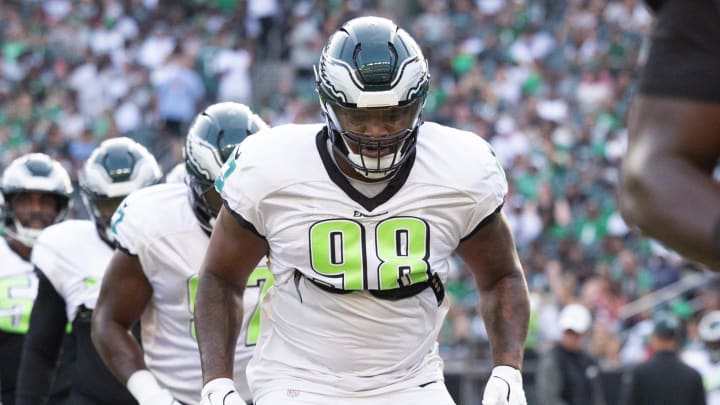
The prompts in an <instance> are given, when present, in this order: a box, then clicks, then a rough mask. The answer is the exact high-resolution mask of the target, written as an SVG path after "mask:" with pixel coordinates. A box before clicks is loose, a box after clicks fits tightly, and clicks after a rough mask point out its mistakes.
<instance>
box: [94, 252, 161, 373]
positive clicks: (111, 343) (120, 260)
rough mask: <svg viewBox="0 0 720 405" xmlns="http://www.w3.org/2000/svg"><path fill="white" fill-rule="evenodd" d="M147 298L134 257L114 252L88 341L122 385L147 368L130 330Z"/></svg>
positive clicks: (146, 283) (149, 295) (149, 289)
mask: <svg viewBox="0 0 720 405" xmlns="http://www.w3.org/2000/svg"><path fill="white" fill-rule="evenodd" d="M151 298H152V286H151V285H150V282H149V281H148V279H147V277H145V273H143V269H142V266H141V264H140V260H139V259H138V257H137V256H133V255H130V254H128V253H125V252H123V251H122V250H116V251H115V254H114V255H113V257H112V260H111V261H110V264H109V265H108V269H107V270H106V272H105V275H104V276H103V281H102V287H101V289H100V295H99V297H98V301H97V305H96V307H95V311H94V312H93V320H92V340H93V343H94V344H95V348H96V349H97V351H98V354H100V357H101V358H102V359H103V361H104V362H105V364H106V365H107V367H108V369H109V370H110V371H111V372H112V373H113V374H114V375H115V377H116V378H117V379H118V380H119V381H120V382H122V383H123V384H126V383H127V381H128V379H129V378H130V376H131V375H132V374H133V373H134V372H136V371H138V370H143V369H146V368H147V366H146V365H145V361H144V359H143V353H142V348H141V347H140V344H139V343H138V341H137V340H136V339H135V337H134V336H133V335H132V333H131V330H132V328H133V326H134V325H135V324H136V323H137V322H138V321H139V320H140V317H141V316H142V314H143V312H144V311H145V307H146V306H147V304H148V303H149V302H150V299H151Z"/></svg>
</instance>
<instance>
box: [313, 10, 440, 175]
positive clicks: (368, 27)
mask: <svg viewBox="0 0 720 405" xmlns="http://www.w3.org/2000/svg"><path fill="white" fill-rule="evenodd" d="M315 80H316V89H317V92H318V94H319V97H320V105H321V107H322V110H323V114H324V116H325V119H326V122H327V127H328V132H329V136H330V138H331V140H332V143H333V146H334V148H335V149H336V151H337V152H339V154H338V155H339V156H340V157H342V158H343V159H344V160H345V161H346V162H347V163H349V164H350V166H351V167H353V168H354V169H355V170H356V171H357V172H358V173H360V174H362V175H363V176H365V177H366V178H369V179H381V178H385V177H388V176H390V175H392V174H393V173H394V172H395V171H396V170H397V169H398V168H399V167H400V166H402V165H403V164H404V163H405V162H407V161H408V159H409V158H410V157H411V156H412V155H413V152H414V148H415V143H416V139H417V130H418V127H419V126H420V125H421V123H422V119H421V112H422V109H423V107H424V105H425V97H426V95H427V90H428V84H429V81H430V73H429V70H428V63H427V60H426V59H425V57H424V56H423V54H422V50H421V49H420V47H419V46H418V44H417V43H416V42H415V40H414V39H413V38H412V37H411V36H410V35H409V34H408V33H407V32H405V30H403V29H400V28H398V26H397V25H395V23H394V22H392V21H391V20H388V19H385V18H380V17H360V18H355V19H353V20H350V21H348V22H347V23H345V24H344V25H343V26H342V28H340V29H339V30H338V31H337V32H335V33H334V34H333V35H332V36H331V37H330V39H329V40H328V42H327V44H326V45H325V48H324V49H323V51H322V55H321V57H320V63H319V64H318V66H316V68H315ZM372 128H375V136H371V135H370V132H373V131H372V130H371V129H372ZM378 131H379V132H378ZM377 134H382V135H381V136H378V135H377Z"/></svg>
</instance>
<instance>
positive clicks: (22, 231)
mask: <svg viewBox="0 0 720 405" xmlns="http://www.w3.org/2000/svg"><path fill="white" fill-rule="evenodd" d="M0 188H1V189H2V195H3V199H4V200H5V207H4V209H3V217H4V218H3V223H4V238H0V380H2V395H0V398H1V399H2V402H3V404H5V405H13V404H14V403H15V387H16V379H17V372H18V366H19V364H20V355H21V353H22V345H23V342H24V340H25V333H26V332H27V330H28V324H29V319H30V312H31V310H32V306H33V302H34V301H35V298H36V296H37V291H38V279H37V277H36V275H35V273H34V272H33V266H32V264H31V263H30V254H31V252H32V249H33V245H34V244H35V240H36V239H37V237H38V235H39V234H40V232H41V231H42V230H43V229H44V228H46V227H48V226H50V225H52V224H54V223H56V222H59V221H62V220H63V219H64V218H65V217H66V215H67V212H68V207H69V205H70V195H71V194H72V192H73V187H72V184H71V182H70V176H69V175H68V173H67V171H66V170H65V169H64V168H63V167H62V166H61V165H60V163H58V162H57V161H56V160H54V159H52V158H50V156H48V155H45V154H41V153H31V154H27V155H24V156H22V157H20V158H18V159H15V160H14V161H12V162H11V163H10V164H9V165H8V167H7V168H5V171H4V172H3V175H2V181H1V182H0ZM69 349H71V348H70V347H68V346H67V345H66V350H65V353H66V355H65V356H63V361H62V362H61V363H62V365H61V369H60V372H59V373H58V374H59V375H58V378H57V379H56V380H55V384H54V386H53V395H52V397H53V400H54V401H55V403H59V402H60V401H62V400H63V399H64V397H66V396H67V394H68V390H69V381H70V379H69V375H70V374H69V368H68V366H69V362H68V356H71V355H72V350H69Z"/></svg>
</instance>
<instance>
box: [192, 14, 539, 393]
mask: <svg viewBox="0 0 720 405" xmlns="http://www.w3.org/2000/svg"><path fill="white" fill-rule="evenodd" d="M316 78H317V90H318V92H319V95H320V102H321V105H322V108H323V111H324V114H325V115H326V123H325V125H321V124H315V125H286V126H278V127H274V128H272V129H270V130H268V131H265V132H263V134H262V135H261V136H257V137H251V138H248V140H246V141H245V142H243V143H242V144H241V145H240V147H239V148H238V150H237V152H236V153H235V155H234V158H233V159H231V160H229V161H228V162H226V164H225V166H224V167H223V172H222V176H221V177H220V178H218V180H217V182H216V188H217V189H218V190H219V191H220V192H221V195H222V197H223V199H224V200H225V204H224V206H223V209H222V210H221V211H220V214H219V216H218V223H217V224H216V225H215V227H214V228H213V234H212V237H211V240H210V245H209V247H208V251H207V253H206V257H205V260H204V262H203V266H202V269H201V271H200V281H199V283H198V294H197V305H196V308H195V323H196V327H197V334H198V342H199V347H200V353H201V358H202V361H203V377H204V380H205V386H204V387H203V401H204V402H203V404H204V405H220V404H223V405H229V404H236V403H238V400H237V395H236V394H235V393H233V390H234V388H233V387H232V384H231V382H230V381H229V379H228V378H229V377H230V376H231V375H232V372H233V364H232V362H231V361H230V360H229V358H230V357H229V354H230V353H232V351H233V350H234V345H235V338H236V337H237V336H238V332H239V327H240V323H239V322H238V321H237V320H238V319H240V317H241V316H242V315H243V312H242V311H243V308H242V307H240V306H239V305H237V304H236V303H237V302H238V301H239V300H240V299H241V298H242V297H243V289H244V286H245V285H246V280H247V277H248V275H249V274H251V271H252V269H253V268H254V266H255V264H256V262H257V261H258V260H259V259H260V258H261V257H263V256H264V255H266V254H268V256H267V257H268V261H269V262H270V263H271V266H270V267H271V271H272V273H273V275H274V277H275V284H274V286H273V288H272V289H271V291H270V292H269V293H268V294H267V296H266V298H265V301H264V302H263V312H262V322H261V329H262V332H261V334H260V340H259V342H258V347H257V348H256V350H255V354H254V357H253V359H252V360H251V361H250V363H249V365H248V370H247V373H248V380H249V383H250V386H251V388H252V393H253V399H254V400H255V403H256V404H257V405H283V404H314V405H322V404H333V405H336V404H343V405H345V404H414V405H416V404H432V405H447V404H452V403H453V400H452V398H451V397H450V395H449V393H448V391H447V388H446V387H445V384H444V382H443V366H442V360H441V358H440V357H439V355H438V350H437V343H436V339H437V335H438V330H439V328H440V327H441V324H442V322H443V318H444V317H445V314H446V312H447V306H448V302H447V300H446V299H444V290H443V282H444V281H445V280H446V279H447V273H448V259H449V258H450V256H451V255H452V254H453V253H457V254H458V255H459V256H460V257H461V258H462V259H463V260H464V261H465V264H466V265H467V267H468V268H470V269H471V270H472V272H473V274H474V276H475V282H476V285H477V288H478V289H479V291H480V293H481V307H482V314H483V317H484V320H485V324H486V325H487V329H488V335H489V338H490V344H491V346H492V364H493V366H494V368H493V371H492V375H491V377H490V379H489V381H488V383H487V385H486V387H485V392H484V397H483V401H482V403H483V404H484V405H506V404H510V405H519V404H525V403H526V400H525V394H524V390H523V385H522V378H521V373H520V368H521V365H522V354H523V345H524V341H525V337H526V334H527V326H528V317H529V303H528V292H527V286H526V283H525V279H524V275H523V271H522V268H521V265H520V261H519V259H518V255H517V252H516V248H515V244H514V241H513V236H512V234H511V232H510V229H509V227H508V224H507V221H506V219H505V215H504V214H503V212H502V210H501V208H502V205H503V200H504V197H505V195H506V192H507V183H506V179H505V174H504V172H503V170H502V168H501V167H500V165H499V163H498V161H497V160H496V159H495V156H494V154H493V151H492V150H491V148H490V147H489V145H488V144H487V143H486V142H485V141H484V140H483V139H482V138H480V137H479V136H477V135H476V134H473V133H469V132H465V131H460V130H457V129H453V128H449V127H446V126H442V125H438V124H435V123H430V122H427V123H425V124H422V120H421V117H420V115H421V111H422V107H423V105H424V101H425V95H426V92H427V88H428V81H429V73H428V65H427V61H426V60H425V58H424V57H423V55H422V52H421V49H420V47H419V46H418V44H417V43H416V42H415V41H414V40H413V38H412V37H410V35H409V34H408V33H407V32H405V31H404V30H402V29H399V28H398V27H397V26H396V25H395V24H394V23H393V22H392V21H390V20H387V19H384V18H378V17H361V18H357V19H353V20H351V21H349V22H347V23H346V24H345V25H343V26H342V28H341V29H340V30H339V31H337V32H336V33H335V34H334V35H333V36H332V37H330V39H329V41H328V43H327V45H326V46H325V48H324V50H323V52H322V56H321V59H320V63H319V66H318V68H317V69H316ZM421 124H422V125H421ZM233 398H235V399H233Z"/></svg>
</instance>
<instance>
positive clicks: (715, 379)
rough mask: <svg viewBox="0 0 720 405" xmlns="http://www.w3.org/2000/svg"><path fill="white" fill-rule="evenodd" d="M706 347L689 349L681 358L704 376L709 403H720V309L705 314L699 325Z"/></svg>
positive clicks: (708, 404)
mask: <svg viewBox="0 0 720 405" xmlns="http://www.w3.org/2000/svg"><path fill="white" fill-rule="evenodd" d="M698 334H699V335H700V339H702V341H703V344H704V345H705V347H703V348H698V349H689V350H686V351H684V352H683V353H682V355H681V358H682V359H683V361H685V363H687V364H688V365H689V366H690V367H693V368H694V369H696V370H697V371H698V372H700V375H701V376H702V378H703V385H704V386H705V393H706V399H707V405H720V311H711V312H708V313H707V314H705V315H704V316H703V317H702V319H701V320H700V324H699V325H698Z"/></svg>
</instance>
